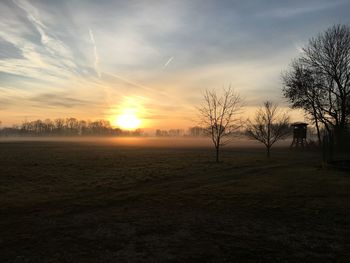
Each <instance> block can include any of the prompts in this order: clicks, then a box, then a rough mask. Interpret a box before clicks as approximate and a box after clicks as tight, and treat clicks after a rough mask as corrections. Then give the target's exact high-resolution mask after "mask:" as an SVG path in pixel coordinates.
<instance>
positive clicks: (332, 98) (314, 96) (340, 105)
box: [283, 25, 350, 146]
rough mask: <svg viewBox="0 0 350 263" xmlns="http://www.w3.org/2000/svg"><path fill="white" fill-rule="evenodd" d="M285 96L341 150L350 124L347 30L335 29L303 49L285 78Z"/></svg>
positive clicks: (349, 43)
mask: <svg viewBox="0 0 350 263" xmlns="http://www.w3.org/2000/svg"><path fill="white" fill-rule="evenodd" d="M283 79H284V88H283V91H284V96H285V97H286V98H288V99H289V100H290V101H291V103H292V106H293V107H295V108H302V109H304V110H305V111H306V112H307V113H309V114H310V115H311V116H312V119H313V120H314V123H315V125H316V127H317V125H319V124H322V125H323V127H324V128H325V129H326V130H327V131H334V134H335V141H336V142H337V143H338V145H339V146H341V145H342V144H343V143H342V142H343V140H342V138H343V135H344V134H345V132H346V129H347V128H348V126H349V122H350V26H347V25H335V26H333V27H331V28H329V29H327V30H326V31H325V32H323V33H321V34H319V35H318V36H317V37H315V38H311V39H310V40H309V43H308V45H307V46H306V47H305V48H303V53H302V55H301V57H300V58H299V59H298V60H297V61H296V63H294V65H292V68H291V70H290V71H289V72H287V73H286V74H285V75H284V77H283Z"/></svg>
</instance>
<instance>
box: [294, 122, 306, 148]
mask: <svg viewBox="0 0 350 263" xmlns="http://www.w3.org/2000/svg"><path fill="white" fill-rule="evenodd" d="M307 125H308V124H307V123H305V122H294V123H293V124H292V125H291V126H292V127H293V142H292V144H291V145H290V147H291V148H292V147H296V148H297V147H299V146H300V147H304V146H306V145H307V142H306V131H307Z"/></svg>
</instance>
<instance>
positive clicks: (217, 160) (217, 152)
mask: <svg viewBox="0 0 350 263" xmlns="http://www.w3.org/2000/svg"><path fill="white" fill-rule="evenodd" d="M216 162H217V163H218V162H219V146H217V147H216Z"/></svg>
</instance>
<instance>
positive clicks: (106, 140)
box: [0, 137, 291, 148]
mask: <svg viewBox="0 0 350 263" xmlns="http://www.w3.org/2000/svg"><path fill="white" fill-rule="evenodd" d="M29 141H30V142H33V141H35V142H38V143H39V142H50V141H52V142H57V141H61V142H65V143H69V142H71V143H88V144H99V145H110V146H111V145H115V146H123V147H126V146H130V147H156V148H201V147H204V148H206V147H212V146H213V144H212V142H211V139H210V138H209V137H2V138H0V142H29ZM290 143H291V140H290V139H287V140H284V141H281V142H278V143H276V145H275V147H278V146H279V147H286V146H289V145H290ZM227 147H229V148H236V147H237V148H251V147H253V148H256V147H258V148H260V147H264V146H263V144H261V143H259V142H257V141H253V140H249V139H247V138H244V137H243V138H242V137H237V138H233V139H232V141H231V142H230V143H228V144H227V145H225V148H227Z"/></svg>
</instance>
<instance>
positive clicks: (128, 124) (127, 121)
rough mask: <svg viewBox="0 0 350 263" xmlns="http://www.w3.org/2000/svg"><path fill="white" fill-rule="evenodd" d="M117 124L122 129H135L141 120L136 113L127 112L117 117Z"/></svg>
mask: <svg viewBox="0 0 350 263" xmlns="http://www.w3.org/2000/svg"><path fill="white" fill-rule="evenodd" d="M116 124H117V125H118V126H119V127H120V128H122V129H126V130H133V129H137V128H139V127H140V125H141V120H140V119H138V118H137V117H136V115H135V114H134V113H132V112H125V113H123V114H121V115H119V116H118V117H117V119H116Z"/></svg>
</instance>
